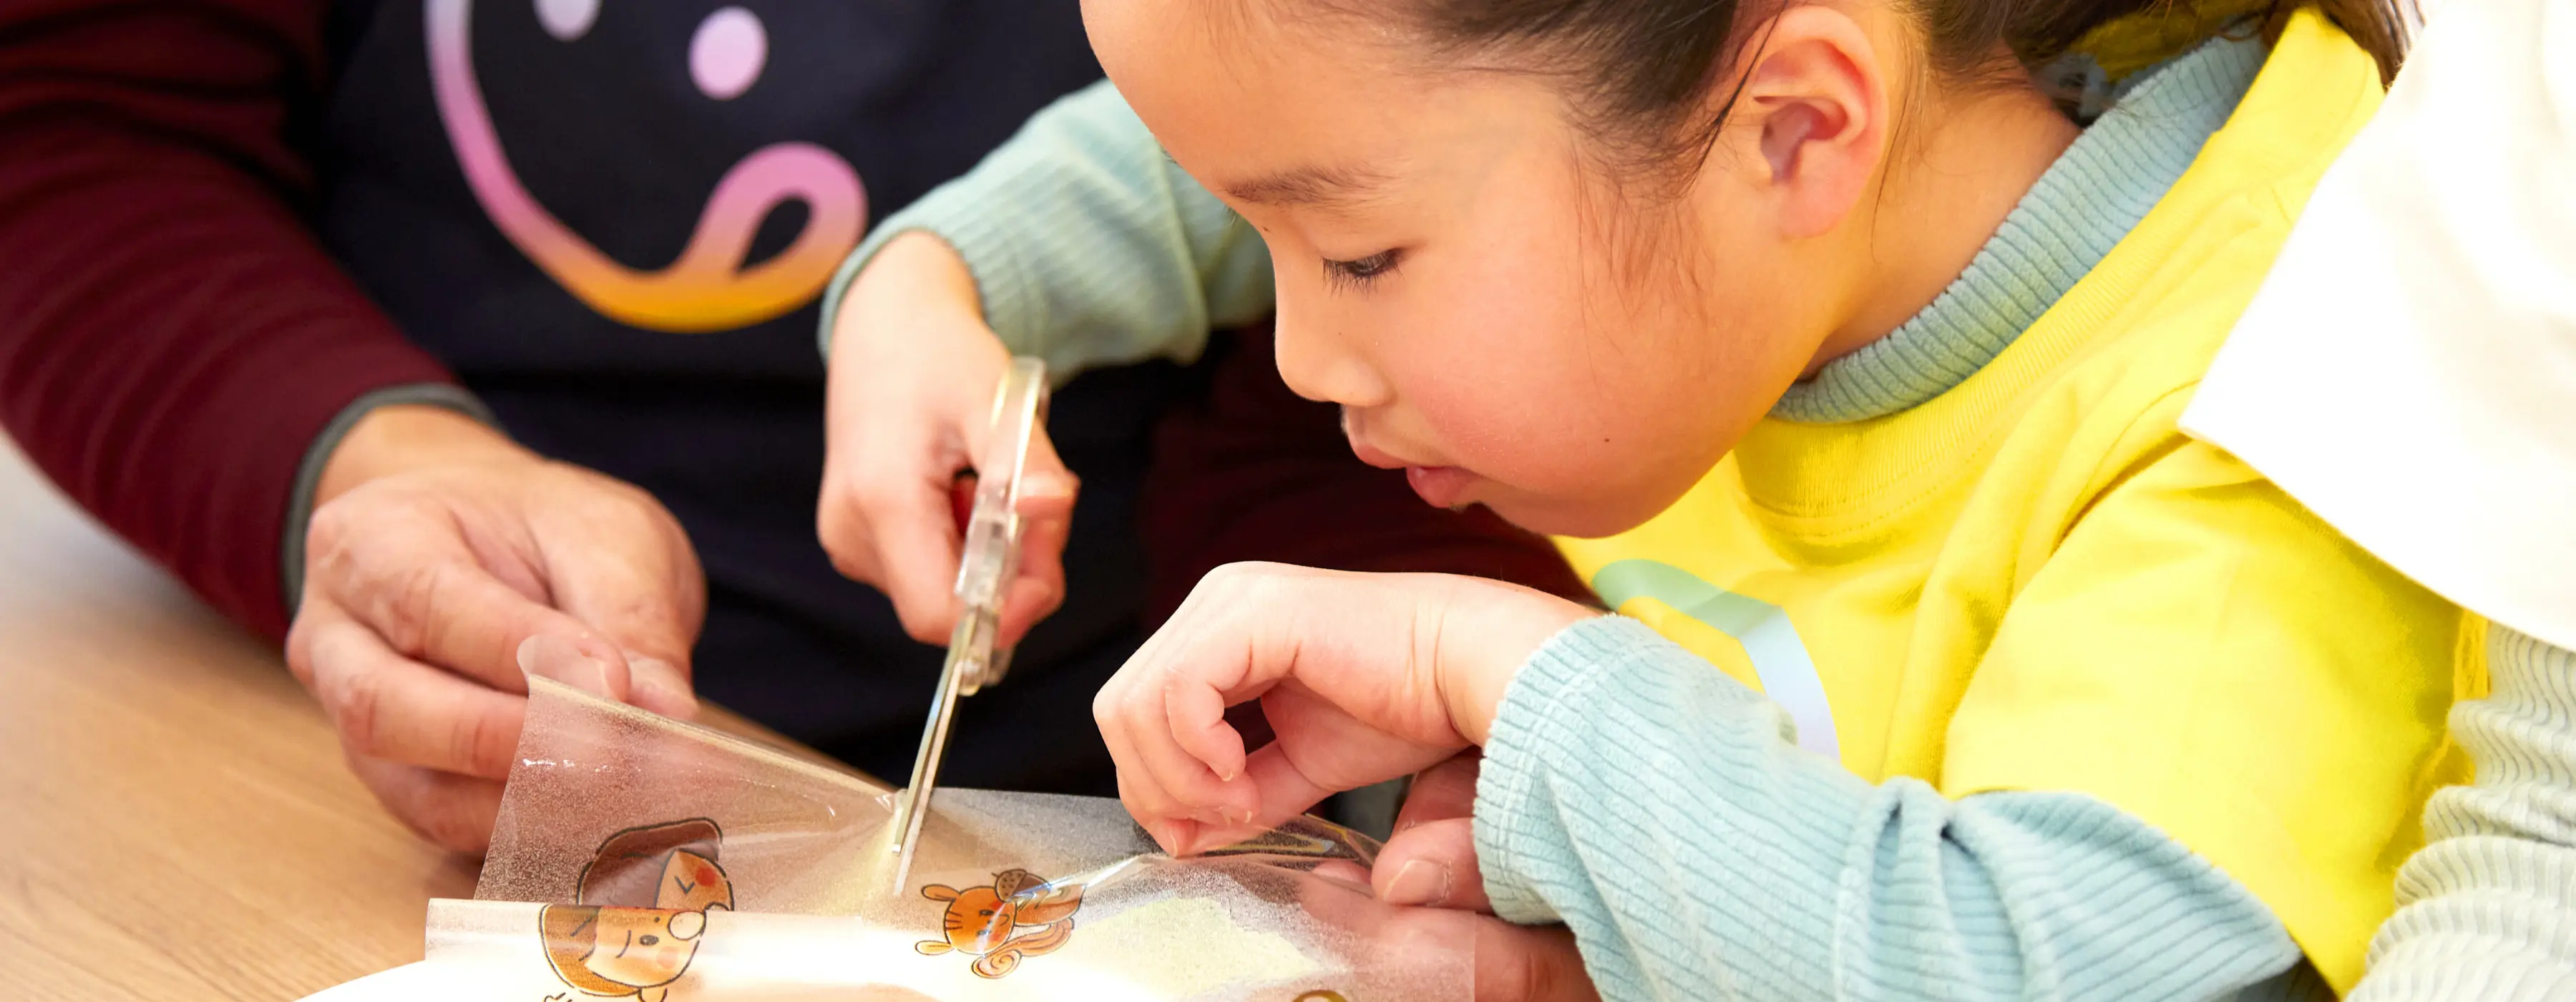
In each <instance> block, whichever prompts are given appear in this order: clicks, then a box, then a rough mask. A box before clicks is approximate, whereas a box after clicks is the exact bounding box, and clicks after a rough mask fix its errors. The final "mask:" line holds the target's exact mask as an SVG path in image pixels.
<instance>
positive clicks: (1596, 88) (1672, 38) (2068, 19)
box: [1411, 0, 2408, 142]
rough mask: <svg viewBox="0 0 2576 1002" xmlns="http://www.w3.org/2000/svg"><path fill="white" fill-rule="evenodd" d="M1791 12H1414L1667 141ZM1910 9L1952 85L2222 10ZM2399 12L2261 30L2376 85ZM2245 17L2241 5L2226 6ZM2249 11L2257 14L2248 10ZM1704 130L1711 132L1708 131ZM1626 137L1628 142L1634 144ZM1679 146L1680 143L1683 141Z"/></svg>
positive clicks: (1727, 4)
mask: <svg viewBox="0 0 2576 1002" xmlns="http://www.w3.org/2000/svg"><path fill="white" fill-rule="evenodd" d="M1794 2H1795V0H1741V2H1740V0H1411V7H1412V10H1413V13H1414V16H1415V17H1416V18H1418V22H1417V23H1418V24H1419V26H1420V27H1421V28H1422V30H1424V31H1425V32H1426V33H1427V34H1428V35H1429V36H1430V38H1431V40H1432V41H1433V42H1434V43H1435V44H1438V45H1440V46H1442V47H1444V48H1451V49H1454V50H1457V51H1462V52H1511V51H1525V52H1536V53H1542V54H1544V55H1545V56H1546V57H1547V59H1548V60H1549V62H1550V63H1551V64H1552V65H1558V66H1564V67H1566V70H1565V72H1568V73H1569V74H1571V75H1572V81H1571V82H1572V83H1573V84H1574V85H1575V86H1576V87H1577V88H1579V90H1578V93H1579V94H1581V95H1583V96H1584V97H1586V98H1589V101H1588V102H1587V104H1588V105H1589V106H1590V107H1589V110H1591V111H1592V112H1594V113H1595V114H1596V117H1598V118H1599V119H1600V120H1601V121H1602V122H1603V123H1604V124H1607V125H1611V126H1616V127H1624V128H1628V129H1633V128H1634V127H1637V126H1643V127H1645V131H1647V132H1649V133H1656V134H1661V135H1663V136H1664V137H1665V138H1668V139H1669V138H1674V137H1673V136H1672V133H1673V132H1674V131H1675V129H1676V127H1678V126H1680V125H1682V124H1683V123H1684V121H1685V120H1686V119H1687V118H1688V117H1690V116H1692V115H1694V114H1695V113H1696V112H1697V110H1698V108H1699V107H1700V102H1701V101H1702V99H1703V97H1704V96H1705V94H1706V93H1707V91H1708V90H1709V89H1710V88H1712V87H1715V86H1719V85H1720V82H1719V80H1718V77H1719V74H1720V73H1721V72H1723V71H1724V70H1726V69H1727V68H1728V66H1729V64H1730V62H1731V61H1732V60H1733V58H1734V54H1735V52H1736V51H1737V50H1739V49H1741V48H1742V47H1744V46H1745V45H1747V44H1748V43H1753V42H1757V41H1758V40H1755V39H1750V38H1747V37H1746V35H1745V33H1746V31H1747V25H1748V24H1749V23H1751V22H1757V21H1759V20H1761V19H1762V18H1763V17H1765V16H1767V15H1769V14H1771V13H1775V12H1777V11H1778V10H1781V9H1784V7H1785V6H1786V4H1787V3H1794ZM1899 2H1901V3H1905V4H1907V5H1908V6H1910V7H1912V8H1913V13H1914V14H1915V16H1916V18H1917V20H1918V22H1919V24H1920V25H1921V37H1922V39H1923V41H1924V44H1925V47H1926V49H1927V51H1928V53H1929V56H1930V59H1931V63H1932V66H1933V68H1934V69H1935V70H1936V71H1937V72H1938V73H1940V74H1941V75H1942V76H1943V77H1944V78H1947V79H1951V80H1955V81H1980V80H1985V79H1990V78H1992V77H1993V76H1994V75H1996V73H1997V71H1998V70H2012V69H2015V68H2014V67H2009V66H1998V65H1997V62H1998V60H1996V59H1995V58H1994V54H1995V53H1996V52H1997V51H1998V50H1999V49H2000V48H2002V47H2005V46H2009V47H2010V48H2011V50H2012V52H2013V54H2014V55H2015V56H2017V57H2018V61H2019V62H2020V63H2021V66H2022V67H2037V66H2039V65H2040V64H2043V63H2046V62H2048V61H2049V60H2052V59H2054V58H2056V57H2057V56H2059V55H2061V54H2063V53H2064V52H2065V51H2066V49H2067V48H2068V47H2069V46H2072V45H2073V44H2075V42H2076V41H2077V40H2078V39H2080V38H2082V37H2083V35H2084V34H2085V33H2086V32H2088V31H2091V30H2092V29H2093V28H2095V27H2097V26H2099V25H2102V24H2105V23H2108V22H2110V21H2113V20H2116V19H2118V18H2121V17H2125V16H2127V15H2130V14H2138V13H2144V12H2150V11H2165V10H2172V9H2176V8H2179V9H2182V10H2187V11H2188V10H2197V9H2199V8H2200V7H2213V6H2217V5H2218V4H2220V3H2224V0H1899ZM2406 2H2408V0H2273V5H2272V8H2271V11H2270V14H2269V16H2268V19H2267V20H2268V23H2267V24H2266V28H2267V30H2270V31H2277V30H2278V28H2279V26H2280V24H2281V23H2283V22H2284V21H2286V20H2287V19H2288V16H2289V13H2290V10H2291V5H2293V4H2298V5H2308V4H2313V5H2314V6H2316V7H2318V8H2319V9H2321V10H2322V11H2323V12H2324V13H2325V14H2326V16H2327V17H2329V18H2331V19H2332V20H2333V21H2334V22H2335V24H2336V25H2338V26H2340V27H2341V28H2342V29H2343V30H2344V32H2345V33H2346V34H2349V35H2351V36H2352V39H2353V41H2355V42H2356V43H2358V44H2360V46H2361V47H2362V48H2363V49H2364V50H2366V51H2368V52H2369V53H2370V54H2371V56H2372V57H2373V58H2375V59H2377V60H2378V62H2379V72H2380V79H2381V82H2382V83H2385V82H2386V81H2387V80H2388V78H2390V77H2392V76H2394V75H2396V72H2397V65H2398V62H2399V61H2400V60H2401V59H2403V58H2404V55H2405V46H2406V20H2405V17H2404V13H2403V11H2402V10H2401V9H2400V7H2399V6H2398V5H2399V4H2402V3H2406ZM2230 6H2235V7H2238V8H2240V9H2241V8H2242V7H2243V6H2244V5H2243V4H2242V3H2238V4H2232V5H2230ZM2256 9H2257V10H2258V11H2259V10H2260V8H2259V7H2258V8H2256ZM1705 124H1713V123H1705ZM1632 134H1633V133H1632ZM1683 138H1684V141H1686V142H1687V141H1688V137H1683Z"/></svg>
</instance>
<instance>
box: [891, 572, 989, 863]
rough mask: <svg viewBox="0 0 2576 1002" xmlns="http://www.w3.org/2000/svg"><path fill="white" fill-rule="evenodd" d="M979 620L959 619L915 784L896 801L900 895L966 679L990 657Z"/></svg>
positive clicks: (917, 761) (916, 758)
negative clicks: (979, 637)
mask: <svg viewBox="0 0 2576 1002" xmlns="http://www.w3.org/2000/svg"><path fill="white" fill-rule="evenodd" d="M976 618H977V617H976V616H975V615H974V614H973V613H972V612H969V613H967V614H966V615H963V616H960V617H958V621H957V631H956V633H955V634H954V635H953V636H952V642H951V643H950V644H949V647H948V660H947V661H946V662H945V663H943V664H941V665H940V667H939V691H938V692H937V693H935V694H934V695H932V696H931V702H930V723H929V725H928V726H926V727H923V728H922V731H921V751H920V752H919V753H918V754H915V755H914V756H913V759H912V782H911V783H909V784H906V785H905V786H904V788H903V797H902V798H901V799H900V800H898V801H897V804H898V806H897V808H896V810H897V812H898V813H897V814H896V815H895V818H894V824H895V830H896V831H897V832H899V833H900V835H899V837H898V839H897V841H896V842H895V844H894V851H895V855H896V862H895V888H894V889H895V892H896V893H897V894H898V895H900V894H901V893H902V891H903V884H904V882H905V881H906V880H908V879H910V877H911V874H912V856H913V850H914V848H915V847H916V845H917V844H918V843H919V842H920V841H921V824H922V822H923V821H924V820H926V819H928V818H929V816H930V794H931V791H932V790H933V789H935V788H936V787H937V786H938V785H939V763H940V760H941V759H943V758H945V757H946V756H947V754H948V725H949V722H950V721H951V720H953V719H954V718H955V717H956V715H957V695H958V690H959V688H961V687H962V685H963V683H964V680H965V677H966V676H967V675H969V674H971V673H974V672H978V671H981V670H982V668H981V666H980V665H977V664H976V663H975V662H977V661H979V660H982V659H983V658H984V657H989V656H990V655H989V654H982V653H979V652H978V651H977V644H976V643H975V639H976V633H977V632H978V629H977V624H976V623H975V622H974V621H975V619H976Z"/></svg>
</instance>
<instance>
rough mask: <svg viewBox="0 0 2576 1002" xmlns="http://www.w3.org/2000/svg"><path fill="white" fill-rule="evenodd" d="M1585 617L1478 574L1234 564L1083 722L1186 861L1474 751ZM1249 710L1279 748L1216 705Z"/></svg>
mask: <svg viewBox="0 0 2576 1002" xmlns="http://www.w3.org/2000/svg"><path fill="white" fill-rule="evenodd" d="M1591 615H1593V612H1592V611H1591V610H1589V609H1585V608H1584V607H1582V606H1579V605H1576V604H1574V603H1572V602H1568V601H1566V600H1564V599H1561V598H1557V597H1555V596H1552V595H1548V594H1546V593H1544V592H1539V591H1534V590H1532V589H1528V588H1523V587H1521V586H1519V585H1512V584H1504V583H1502V582H1499V581H1487V580H1484V579H1481V578H1470V577H1459V576H1454V575H1445V574H1354V573H1347V572H1342V571H1320V570H1312V569H1308V568H1303V567H1290V566H1286V565H1281V564H1229V565H1227V566H1224V567H1220V568H1217V569H1216V570H1215V571H1214V572H1212V573H1210V574H1209V575H1208V576H1207V577H1206V578H1205V579H1204V580H1202V581H1200V582H1199V586H1198V588H1197V589H1195V590H1193V591H1192V592H1191V593H1190V597H1189V600H1188V601H1186V602H1183V603H1182V604H1181V608H1180V611H1178V612H1176V613H1174V614H1173V615H1172V619H1171V621H1170V622H1168V623H1166V624H1164V626H1163V628H1162V629H1161V630H1160V631H1158V632H1156V633H1155V634H1154V636H1153V638H1152V639H1150V640H1148V641H1146V642H1145V646H1144V647H1143V648H1142V649H1140V650H1138V651H1137V652H1136V655H1135V657H1133V658H1130V659H1128V661H1127V666H1126V667H1125V668H1122V669H1120V670H1119V672H1118V674H1117V676H1116V677H1114V678H1112V679H1110V680H1109V684H1108V685H1107V686H1105V687H1103V688H1102V689H1101V690H1100V696H1099V698H1098V699H1096V700H1094V701H1093V703H1092V713H1093V715H1094V716H1096V717H1097V718H1098V719H1099V722H1100V732H1101V735H1102V737H1104V738H1106V739H1107V741H1108V744H1109V752H1110V754H1111V755H1112V756H1113V757H1115V758H1116V759H1117V762H1118V787H1119V795H1120V798H1121V799H1123V800H1124V801H1125V802H1126V804H1127V810H1128V812H1129V813H1132V814H1134V815H1135V816H1136V820H1137V821H1138V822H1139V823H1141V824H1143V825H1144V827H1145V830H1146V831H1147V832H1148V833H1149V834H1151V835H1153V837H1154V840H1155V841H1156V842H1158V843H1160V844H1161V845H1162V846H1163V848H1164V849H1165V850H1166V851H1169V852H1172V853H1174V854H1176V855H1187V854H1189V853H1193V852H1198V851H1201V850H1204V849H1207V848H1211V847H1214V846H1218V845H1223V844H1226V843H1228V842H1232V841H1236V840H1239V839H1242V838H1244V837H1246V836H1249V835H1251V834H1254V833H1256V832H1258V831H1261V830H1263V829H1266V828H1269V827H1271V826H1273V825H1276V824H1278V823H1279V822H1281V821H1285V820H1287V819H1289V818H1291V817H1295V816H1296V815H1298V814H1300V813H1302V812H1304V811H1305V810H1306V809H1307V808H1309V807H1313V806H1314V805H1315V803H1316V802H1317V801H1320V800H1322V799H1323V798H1324V797H1326V796H1328V795H1330V794H1333V793H1336V792H1339V791H1342V790H1348V789H1352V788H1354V787H1360V786H1366V785H1368V784H1370V783H1376V782H1381V781H1384V780H1388V779H1393V778H1395V777H1397V776H1402V775H1406V774H1408V773H1412V772H1415V771H1418V770H1421V769H1423V768H1425V767H1428V766H1430V765H1432V764H1434V763H1437V762H1440V761H1442V760H1444V759H1447V758H1449V757H1450V756H1452V755H1455V754H1456V753H1457V752H1458V751H1459V750H1461V749H1463V748H1466V747H1467V746H1469V745H1481V744H1483V743H1484V740H1485V734H1486V730H1487V728H1489V727H1490V726H1491V725H1492V723H1493V718H1494V712H1495V709H1496V708H1497V707H1498V706H1500V705H1501V703H1502V698H1503V690H1504V689H1505V687H1507V686H1508V685H1509V684H1510V682H1511V679H1512V676H1513V675H1514V674H1516V673H1517V672H1519V670H1520V667H1521V663H1522V662H1523V661H1525V660H1527V659H1528V658H1529V655H1530V652H1532V651H1534V650H1537V649H1538V646H1539V645H1540V644H1541V643H1544V642H1545V641H1546V640H1547V638H1549V637H1551V636H1554V635H1555V634H1556V632H1557V631H1558V630H1561V629H1564V628H1565V627H1566V626H1568V625H1570V624H1572V623H1575V622H1577V621H1579V620H1582V619H1584V618H1586V617H1589V616H1591ZM1252 699H1259V700H1261V708H1262V713H1263V714H1264V715H1265V716H1267V717H1268V718H1269V720H1270V726H1271V729H1272V730H1273V731H1275V732H1277V734H1278V740H1277V741H1275V742H1274V743H1272V744H1270V745H1268V746H1266V747H1263V748H1262V749H1261V750H1259V751H1257V752H1252V753H1251V754H1249V755H1247V754H1246V753H1245V749H1244V746H1243V735H1241V734H1240V733H1237V732H1236V731H1235V729H1234V728H1233V727H1231V726H1229V725H1227V724H1226V722H1225V708H1226V707H1228V706H1230V705H1233V704H1236V703H1241V702H1245V701H1247V700H1252Z"/></svg>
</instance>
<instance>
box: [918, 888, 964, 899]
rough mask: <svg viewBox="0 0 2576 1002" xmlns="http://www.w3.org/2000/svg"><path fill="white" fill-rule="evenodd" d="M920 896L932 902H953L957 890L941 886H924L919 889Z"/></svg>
mask: <svg viewBox="0 0 2576 1002" xmlns="http://www.w3.org/2000/svg"><path fill="white" fill-rule="evenodd" d="M921 896H922V897H925V898H929V899H930V900H932V901H955V900H957V889H956V888H954V887H948V886H945V885H941V884H926V885H923V887H922V888H921Z"/></svg>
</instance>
